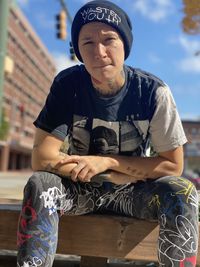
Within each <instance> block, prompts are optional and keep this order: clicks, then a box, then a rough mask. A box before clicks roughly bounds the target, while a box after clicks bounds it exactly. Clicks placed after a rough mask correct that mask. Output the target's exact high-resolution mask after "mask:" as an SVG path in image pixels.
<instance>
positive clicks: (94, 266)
mask: <svg viewBox="0 0 200 267" xmlns="http://www.w3.org/2000/svg"><path fill="white" fill-rule="evenodd" d="M107 260H108V259H107V258H102V257H88V256H82V257H81V261H80V267H106V266H107Z"/></svg>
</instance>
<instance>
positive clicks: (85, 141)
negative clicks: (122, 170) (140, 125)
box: [68, 115, 143, 155]
mask: <svg viewBox="0 0 200 267" xmlns="http://www.w3.org/2000/svg"><path fill="white" fill-rule="evenodd" d="M142 142H143V139H142V135H141V134H140V133H139V131H138V129H137V128H136V127H135V125H134V123H133V122H132V121H122V122H118V121H115V122H109V121H104V120H101V119H89V118H87V117H84V116H78V115H74V117H73V125H72V128H71V131H70V134H69V151H68V153H69V154H73V155H88V154H90V155H98V154H101V155H105V154H124V155H126V154H127V155H141V153H142Z"/></svg>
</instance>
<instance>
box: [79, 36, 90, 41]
mask: <svg viewBox="0 0 200 267" xmlns="http://www.w3.org/2000/svg"><path fill="white" fill-rule="evenodd" d="M91 39H92V37H90V36H85V37H81V38H80V40H81V41H90V40H91Z"/></svg>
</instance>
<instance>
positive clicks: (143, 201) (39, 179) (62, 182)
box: [18, 172, 198, 267]
mask: <svg viewBox="0 0 200 267" xmlns="http://www.w3.org/2000/svg"><path fill="white" fill-rule="evenodd" d="M92 212H97V213H108V212H109V213H113V214H119V215H123V216H130V217H137V218H141V219H147V220H149V219H151V220H152V219H153V220H158V222H159V225H160V231H159V238H158V259H159V262H160V266H174V267H176V266H177V267H178V266H179V267H183V266H185V267H186V266H188V267H191V266H195V263H196V256H197V245H198V244H197V240H198V223H197V222H198V220H197V217H198V195H197V191H196V189H195V186H194V185H193V184H192V183H191V182H190V181H188V180H187V179H184V178H182V177H170V176H168V177H163V178H160V179H158V180H149V181H146V182H138V183H136V184H126V185H113V184H110V187H109V190H108V189H107V186H104V184H102V185H99V184H95V183H80V182H77V183H74V182H72V181H71V180H69V179H67V178H62V177H59V176H56V175H54V174H50V173H47V172H36V173H35V174H34V175H33V176H32V177H31V178H30V179H29V181H28V183H27V185H26V187H25V190H24V202H23V208H22V212H21V216H20V220H19V230H18V248H19V252H18V267H33V266H34V267H37V266H41V267H47V266H48V267H51V266H52V264H53V259H54V255H55V252H56V246H57V238H58V237H57V234H58V222H59V217H60V215H62V214H64V213H65V214H68V215H82V214H87V213H92Z"/></svg>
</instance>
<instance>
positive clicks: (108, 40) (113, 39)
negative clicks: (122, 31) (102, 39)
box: [106, 37, 116, 42]
mask: <svg viewBox="0 0 200 267" xmlns="http://www.w3.org/2000/svg"><path fill="white" fill-rule="evenodd" d="M115 40H116V39H115V38H114V37H109V38H106V42H112V41H115Z"/></svg>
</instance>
